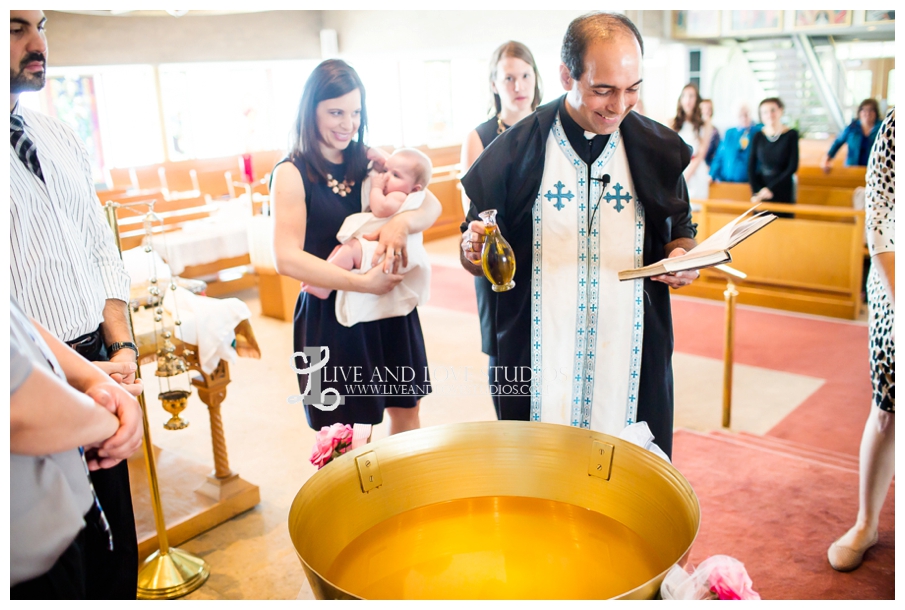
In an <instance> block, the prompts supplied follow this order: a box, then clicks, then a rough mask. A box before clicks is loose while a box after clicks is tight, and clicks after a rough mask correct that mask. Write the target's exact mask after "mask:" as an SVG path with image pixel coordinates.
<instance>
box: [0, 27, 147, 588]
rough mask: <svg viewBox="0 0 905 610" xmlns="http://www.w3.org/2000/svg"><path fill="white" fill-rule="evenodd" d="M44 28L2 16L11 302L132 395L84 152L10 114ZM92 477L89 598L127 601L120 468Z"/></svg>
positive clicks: (120, 301)
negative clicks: (6, 29) (97, 519)
mask: <svg viewBox="0 0 905 610" xmlns="http://www.w3.org/2000/svg"><path fill="white" fill-rule="evenodd" d="M45 23H46V18H45V16H44V13H43V11H10V19H9V25H10V34H9V37H10V157H9V163H10V169H9V182H10V293H11V296H12V298H14V299H15V300H16V301H17V302H18V303H19V305H20V306H21V308H22V309H23V310H24V312H25V313H26V314H28V315H29V316H30V317H32V318H34V319H35V320H37V321H38V322H40V323H41V324H42V325H43V326H44V327H45V328H47V329H48V330H50V332H52V333H53V334H54V335H56V336H57V337H59V338H60V339H62V340H63V341H65V342H66V343H68V344H69V345H70V346H71V347H73V349H75V350H76V351H78V352H79V353H80V354H81V355H82V356H84V357H86V358H87V359H89V360H91V361H95V362H96V363H98V365H99V366H101V368H103V369H104V370H105V371H106V372H108V373H110V374H111V376H112V377H113V378H114V379H116V380H117V381H119V382H121V383H123V384H124V386H125V387H126V388H127V389H128V390H129V391H130V392H131V393H133V394H134V395H137V394H138V393H140V391H141V385H140V383H138V382H136V380H135V373H134V366H127V365H129V364H133V365H134V363H135V362H136V359H137V356H138V350H137V348H136V347H135V344H134V343H132V332H131V329H130V328H129V322H128V309H127V307H128V305H127V303H128V300H129V284H130V281H129V276H128V274H127V273H126V271H125V268H124V266H123V264H122V260H121V258H120V256H119V253H118V252H117V248H116V244H115V241H114V237H113V234H112V232H111V230H110V228H109V227H108V226H107V224H106V222H105V220H104V215H103V212H102V209H101V206H100V204H99V202H98V199H97V195H96V193H95V190H94V184H93V181H92V178H91V168H90V164H89V161H88V155H87V152H86V151H85V147H84V145H83V144H82V142H81V141H80V140H79V139H78V137H77V136H76V134H75V132H74V131H73V130H72V129H71V128H69V127H68V126H66V125H64V124H63V123H62V122H60V121H58V120H56V119H53V118H50V117H48V116H45V115H43V114H41V113H38V112H34V111H31V110H28V109H25V108H20V107H19V105H18V102H19V95H20V94H21V93H22V92H25V91H37V90H40V89H41V88H43V86H44V82H45V69H46V61H47V40H46V37H45V33H44V27H45ZM108 359H109V360H110V362H109V363H108V362H103V361H106V360H108ZM128 371H132V372H128ZM91 478H92V482H93V484H94V487H95V489H96V491H97V495H98V498H99V500H100V503H101V506H102V508H103V511H104V513H105V514H106V516H107V519H108V520H109V522H110V528H111V529H112V532H113V547H114V548H113V551H112V552H111V551H110V550H109V549H108V541H107V539H106V538H105V537H101V536H95V537H94V538H96V540H93V541H91V542H90V543H89V544H87V545H86V546H87V548H86V549H85V553H86V557H87V571H88V574H87V576H88V591H87V594H88V597H89V598H114V599H124V598H131V599H135V594H136V586H137V575H138V547H137V542H136V534H135V520H134V515H133V511H132V498H131V493H130V490H129V470H128V466H127V463H126V461H125V460H124V461H122V462H120V463H119V464H118V465H117V466H115V467H113V468H109V469H101V470H95V471H93V472H92V474H91ZM11 493H15V490H11Z"/></svg>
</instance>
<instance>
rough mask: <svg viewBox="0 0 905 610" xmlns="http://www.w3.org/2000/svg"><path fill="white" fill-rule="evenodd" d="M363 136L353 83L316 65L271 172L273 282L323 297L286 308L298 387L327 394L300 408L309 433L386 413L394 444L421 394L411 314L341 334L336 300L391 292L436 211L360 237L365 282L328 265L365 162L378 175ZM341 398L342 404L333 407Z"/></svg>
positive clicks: (414, 416) (418, 335)
mask: <svg viewBox="0 0 905 610" xmlns="http://www.w3.org/2000/svg"><path fill="white" fill-rule="evenodd" d="M366 131H367V108H366V105H365V90H364V86H363V85H362V83H361V80H360V79H359V77H358V74H357V73H356V72H355V70H353V69H352V68H351V67H350V66H349V65H348V64H346V63H345V62H344V61H341V60H327V61H324V62H322V63H321V64H320V65H319V66H318V67H317V68H315V70H314V72H312V74H311V76H310V77H309V78H308V80H307V82H306V83H305V88H304V91H303V93H302V98H301V101H300V103H299V112H298V116H297V118H296V122H295V127H294V131H293V141H292V146H291V148H290V151H289V155H288V156H287V158H285V159H283V160H282V161H280V163H278V164H277V166H276V167H275V168H274V171H273V178H272V182H271V202H272V209H273V212H272V213H273V216H274V236H273V237H274V259H275V263H276V268H277V271H278V272H279V273H280V274H282V275H287V276H289V277H293V278H295V279H297V280H299V281H300V282H302V283H304V284H305V285H307V286H316V287H319V288H321V289H326V290H328V291H332V292H330V294H329V295H328V296H327V297H326V298H323V299H322V298H318V297H317V296H315V295H313V294H309V292H307V291H304V292H301V293H300V294H299V299H298V302H297V303H296V307H295V316H294V333H295V338H294V350H295V353H296V356H295V358H294V363H295V367H296V369H297V370H303V369H306V368H310V369H311V370H312V373H311V375H310V376H309V375H307V374H304V373H300V374H299V387H300V389H301V391H302V393H303V394H305V393H306V390H307V394H309V395H311V394H314V391H313V389H314V388H316V387H317V383H312V379H310V378H309V377H314V378H315V379H314V381H317V380H319V381H320V388H321V390H326V389H332V390H335V394H333V395H329V394H328V395H326V398H325V400H323V401H321V400H320V397H319V396H310V398H309V399H308V400H306V401H305V410H306V415H307V418H308V424H309V425H310V426H311V427H312V428H313V429H315V430H320V428H322V427H323V426H329V425H332V424H334V423H337V422H339V423H344V424H354V423H364V424H378V423H380V422H381V421H382V420H383V412H384V410H385V409H386V411H387V412H388V413H389V415H390V430H389V432H390V434H395V433H397V432H404V431H406V430H412V429H415V428H418V427H419V425H420V422H419V413H418V411H419V403H420V400H421V398H422V397H423V396H424V395H426V394H427V393H429V392H430V380H429V378H428V374H427V357H426V354H425V349H424V337H423V335H422V332H421V323H420V321H419V318H418V311H417V309H415V310H413V311H412V312H411V313H409V314H408V315H405V316H395V317H391V318H385V319H379V320H374V321H370V322H361V323H358V324H354V325H352V326H348V327H347V326H344V325H342V324H340V323H339V322H338V321H337V318H336V312H335V307H336V295H337V291H346V292H357V293H369V294H375V295H381V294H386V293H388V292H390V291H391V290H393V288H394V287H395V286H396V285H397V284H399V283H400V282H401V281H402V280H403V275H401V274H399V273H398V271H399V270H400V269H401V268H402V267H404V266H405V265H406V263H407V262H408V261H407V259H408V251H407V247H406V243H407V239H408V236H409V235H411V234H415V233H420V232H421V231H423V230H424V229H426V228H428V227H430V226H431V225H432V224H433V223H434V221H435V220H436V219H437V217H439V215H440V212H441V207H440V203H439V201H437V198H436V197H434V196H433V195H432V194H431V193H430V192H429V191H426V192H425V194H424V201H423V203H422V204H421V205H420V206H419V207H418V208H417V209H413V210H410V211H405V212H400V213H398V214H395V215H393V216H392V217H391V218H389V219H388V220H387V221H386V223H385V224H384V225H383V226H382V227H381V228H380V229H379V230H377V231H375V232H374V233H372V234H369V235H367V236H366V237H367V238H368V239H370V240H372V241H376V242H377V247H376V249H375V252H374V254H373V262H374V266H373V267H372V268H371V269H370V270H368V271H367V272H357V273H356V272H353V271H351V270H346V269H344V268H342V267H341V266H339V265H336V264H331V263H328V262H327V260H326V259H327V258H328V257H330V255H331V253H333V252H334V250H336V249H337V247H338V246H339V245H340V244H339V241H338V240H337V238H336V234H337V231H338V230H339V229H340V227H341V226H342V225H343V222H344V220H345V219H346V218H347V217H348V216H350V215H352V214H356V213H360V212H362V196H361V189H362V183H363V182H364V181H365V178H366V177H367V175H368V165H369V161H373V162H374V166H375V167H376V168H377V169H379V170H382V169H384V164H385V155H384V154H383V153H382V152H380V151H377V150H376V149H369V148H368V147H367V146H366V145H365V144H364V139H365V133H366ZM381 180H382V178H381ZM324 347H326V348H327V349H328V350H329V355H328V354H327V350H323V349H322V348H324ZM305 348H308V350H309V351H310V352H311V354H315V352H317V353H320V356H319V357H320V361H321V362H323V361H324V360H326V361H327V362H326V364H325V365H324V366H323V368H320V369H317V366H316V365H317V364H318V361H317V360H316V357H315V356H312V355H311V354H308V355H307V356H305V357H302V356H300V355H299V353H304V350H305ZM312 348H313V351H312ZM328 358H329V360H328ZM315 369H316V370H315ZM375 383H377V384H378V385H379V387H378V388H376V390H375V389H374V388H373V387H372V386H373V384H375ZM353 385H354V386H355V387H352V386H353ZM359 390H360V391H359ZM340 396H341V397H342V398H343V402H341V403H339V404H336V403H337V402H338V400H339V397H340ZM309 402H312V403H315V402H316V403H318V404H308V403H309ZM334 406H335V408H334Z"/></svg>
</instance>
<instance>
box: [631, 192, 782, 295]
mask: <svg viewBox="0 0 905 610" xmlns="http://www.w3.org/2000/svg"><path fill="white" fill-rule="evenodd" d="M758 205H760V204H758ZM756 207H757V205H755V206H754V207H752V208H751V209H749V210H748V211H747V212H745V213H744V214H742V215H741V216H739V217H738V218H736V219H735V220H733V221H732V222H730V223H729V224H727V225H726V226H724V227H723V228H722V229H720V230H719V231H717V232H716V233H714V234H713V235H711V236H710V237H708V238H707V239H705V240H704V241H702V242H701V243H699V244H698V245H697V246H695V247H694V248H692V249H691V250H690V251H689V252H686V253H685V254H683V255H681V256H676V257H673V258H664V259H663V260H661V261H660V262H658V263H654V264H653V265H647V266H646V267H639V268H638V269H628V270H626V271H620V272H619V279H620V280H622V281H624V280H634V279H636V278H640V277H651V276H654V275H662V274H664V273H675V272H677V271H691V270H692V269H701V268H703V267H712V266H714V265H720V264H722V263H728V262H731V261H732V256H731V255H730V254H729V250H731V249H732V248H734V247H735V246H737V245H738V244H740V243H741V242H743V241H745V240H746V239H748V238H749V237H751V236H752V235H754V234H755V233H757V232H758V231H760V230H761V229H763V228H764V227H765V226H767V225H768V224H770V223H771V222H773V221H774V220H776V216H775V215H773V214H770V213H769V212H758V213H757V214H752V212H753V211H754V209H755V208H756Z"/></svg>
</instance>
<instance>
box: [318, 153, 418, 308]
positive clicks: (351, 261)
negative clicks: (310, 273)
mask: <svg viewBox="0 0 905 610" xmlns="http://www.w3.org/2000/svg"><path fill="white" fill-rule="evenodd" d="M385 165H386V171H385V172H383V173H378V172H371V176H370V178H371V189H370V191H369V193H368V202H367V206H366V207H367V208H368V209H369V210H370V213H367V212H362V213H360V214H352V215H350V216H349V217H348V218H346V221H345V222H344V223H343V226H342V228H341V229H340V230H339V233H338V234H337V236H336V238H337V239H338V240H339V241H340V245H338V246H336V248H334V249H333V252H331V253H330V256H329V257H328V258H327V262H328V263H332V264H334V265H337V266H339V267H342V268H343V269H345V270H347V271H350V270H352V269H361V268H362V261H363V260H364V261H365V265H366V267H370V257H372V256H373V254H374V249H375V248H376V242H371V241H369V240H366V239H364V237H362V236H363V235H367V234H369V233H372V232H373V231H375V230H376V229H378V228H379V227H381V226H382V225H383V224H385V223H386V221H387V220H388V219H389V218H390V217H391V216H393V215H395V214H398V213H399V212H402V211H407V210H411V209H414V208H417V207H418V206H420V205H421V202H422V201H423V199H424V197H423V195H418V196H414V195H415V194H416V193H422V192H423V191H424V190H425V189H426V188H427V185H428V183H429V182H430V178H431V172H432V171H433V166H432V165H431V160H430V158H429V157H428V156H427V155H425V154H424V153H423V152H421V151H420V150H417V149H414V148H400V149H399V150H396V151H395V152H394V153H393V154H392V155H390V156H389V157H388V158H387V160H386V163H385ZM404 271H405V269H400V270H399V272H400V273H402V272H404ZM302 290H303V291H304V292H307V293H308V294H310V295H313V296H316V297H317V298H319V299H326V298H327V297H328V296H330V293H331V292H333V291H332V290H329V289H327V288H319V287H316V286H311V285H308V284H304V283H303V284H302Z"/></svg>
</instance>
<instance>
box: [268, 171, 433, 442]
mask: <svg viewBox="0 0 905 610" xmlns="http://www.w3.org/2000/svg"><path fill="white" fill-rule="evenodd" d="M286 161H290V162H291V163H292V164H293V165H294V166H295V167H296V169H298V170H299V173H300V174H301V175H302V181H303V182H304V185H305V198H306V205H307V217H308V219H307V224H306V231H305V246H304V250H305V252H309V253H310V254H313V255H314V256H317V257H318V258H322V259H326V258H327V257H328V256H329V255H330V253H331V252H332V251H333V249H334V248H335V247H336V246H337V245H339V242H338V241H337V240H336V233H337V231H339V228H340V226H342V224H343V221H344V220H345V219H346V217H347V216H348V215H349V214H355V213H357V212H361V180H356V183H355V185H354V187H353V188H352V191H351V192H350V193H348V194H347V195H346V196H345V197H341V196H340V195H339V194H337V193H334V192H333V190H332V189H331V188H329V187H328V186H327V185H326V184H325V183H323V182H321V181H317V182H312V181H311V180H310V179H309V176H308V172H307V171H306V170H305V162H304V160H303V159H301V158H299V157H298V156H293V158H291V159H284V160H283V161H281V162H280V163H283V162H286ZM327 165H328V170H329V171H330V174H331V175H332V176H333V177H334V178H336V179H337V180H340V181H342V180H343V178H344V177H345V167H344V166H343V165H333V164H330V163H328V164H327ZM293 326H294V333H295V338H294V352H296V353H297V352H302V351H303V350H304V349H305V348H306V347H315V348H318V350H319V348H320V347H321V346H327V347H329V348H330V355H329V361H328V362H327V364H326V365H325V366H324V368H323V369H321V370H319V371H315V372H314V373H313V374H314V375H319V376H320V378H321V389H322V390H324V389H326V388H335V389H336V390H337V391H338V392H339V393H340V394H341V395H343V396H344V397H345V404H342V405H340V406H338V407H337V408H336V410H334V411H323V410H321V409H318V408H317V407H315V406H312V405H305V412H306V415H307V417H308V425H309V426H311V427H312V428H313V429H315V430H320V429H321V428H322V427H323V426H329V425H332V424H334V423H337V422H338V423H343V424H356V423H360V424H379V423H380V422H381V421H382V420H383V410H384V408H385V407H406V408H411V407H414V406H415V405H416V404H417V402H418V400H419V399H420V398H421V397H423V396H425V395H427V394H428V393H430V391H431V390H430V378H429V375H428V370H427V355H426V353H425V349H424V336H423V334H422V333H421V322H420V320H419V319H418V310H417V309H415V310H414V311H412V313H410V314H409V315H407V316H399V317H395V318H387V319H384V320H375V321H373V322H361V323H358V324H355V325H354V326H352V327H346V326H343V325H342V324H340V323H339V322H338V321H337V320H336V291H335V290H334V291H333V292H332V293H330V296H329V297H328V298H326V299H319V298H317V297H315V296H312V295H310V294H308V293H306V292H301V293H300V294H299V298H298V301H297V302H296V305H295V315H294V324H293ZM295 366H296V367H297V368H298V369H304V368H305V367H306V363H305V362H304V360H303V359H302V358H300V357H296V358H295ZM298 378H299V389H300V390H301V391H302V392H304V391H305V388H306V385H307V375H305V374H300V375H298ZM388 394H389V395H388ZM333 400H334V398H333V397H332V396H328V397H327V401H328V403H332V401H333ZM318 402H320V401H318ZM297 404H301V403H297Z"/></svg>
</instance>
